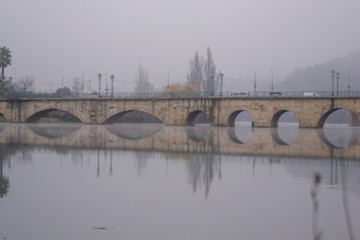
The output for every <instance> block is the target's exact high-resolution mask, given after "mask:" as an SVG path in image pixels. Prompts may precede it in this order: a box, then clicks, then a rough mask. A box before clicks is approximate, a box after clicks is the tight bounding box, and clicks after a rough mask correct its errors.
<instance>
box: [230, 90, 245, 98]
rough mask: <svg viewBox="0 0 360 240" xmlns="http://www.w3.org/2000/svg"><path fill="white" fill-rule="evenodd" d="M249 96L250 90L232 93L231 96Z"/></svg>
mask: <svg viewBox="0 0 360 240" xmlns="http://www.w3.org/2000/svg"><path fill="white" fill-rule="evenodd" d="M247 96H250V92H248V91H242V92H232V93H230V97H247Z"/></svg>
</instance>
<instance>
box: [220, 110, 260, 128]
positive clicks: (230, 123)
mask: <svg viewBox="0 0 360 240" xmlns="http://www.w3.org/2000/svg"><path fill="white" fill-rule="evenodd" d="M245 113H246V114H247V115H249V116H250V118H251V120H250V121H251V122H253V121H254V120H253V117H252V116H251V114H250V113H249V112H248V111H246V110H237V111H235V112H233V113H231V114H230V116H229V118H228V121H227V126H229V127H234V126H235V121H236V118H237V117H238V116H239V115H240V114H245Z"/></svg>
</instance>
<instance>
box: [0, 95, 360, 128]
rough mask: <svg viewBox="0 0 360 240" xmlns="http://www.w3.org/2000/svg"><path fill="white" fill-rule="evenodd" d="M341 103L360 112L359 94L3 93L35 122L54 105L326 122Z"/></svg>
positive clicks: (100, 114) (229, 122) (181, 118)
mask: <svg viewBox="0 0 360 240" xmlns="http://www.w3.org/2000/svg"><path fill="white" fill-rule="evenodd" d="M338 109H347V110H349V111H350V112H351V113H352V114H353V116H354V118H355V119H356V118H359V117H360V97H243V98H232V97H201V98H169V99H166V98H148V99H144V98H142V99H134V98H64V99H3V100H0V114H2V115H3V116H4V117H5V118H6V121H7V122H14V123H34V122H37V121H38V120H39V119H40V118H41V117H42V116H44V115H45V114H47V113H48V112H50V111H53V110H61V111H65V112H67V113H69V114H71V115H73V116H75V117H76V118H78V119H79V120H80V121H81V122H82V123H85V124H111V123H113V122H114V121H115V119H117V118H119V117H121V116H122V115H124V114H126V113H128V112H131V111H141V112H145V113H148V114H151V115H153V116H154V117H156V118H158V119H159V120H160V121H162V122H163V123H164V124H166V125H193V124H194V121H195V118H196V116H197V115H198V114H199V113H201V112H203V113H205V114H206V115H207V116H208V118H209V120H210V124H211V125H212V126H234V123H235V119H236V117H237V115H238V114H239V113H240V112H242V111H247V112H248V113H249V114H250V115H251V116H252V118H253V122H254V126H255V127H277V124H278V120H279V118H280V116H281V115H282V114H283V113H285V112H287V111H290V112H292V113H293V114H295V116H296V117H297V119H298V122H299V127H310V128H314V127H319V128H321V127H323V125H324V123H325V120H326V118H327V117H328V116H329V115H330V114H331V113H332V112H334V111H336V110H338Z"/></svg>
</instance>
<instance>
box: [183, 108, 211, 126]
mask: <svg viewBox="0 0 360 240" xmlns="http://www.w3.org/2000/svg"><path fill="white" fill-rule="evenodd" d="M185 123H186V125H189V126H194V125H204V124H205V125H210V120H209V117H208V116H207V115H206V113H204V112H203V111H200V110H197V111H193V112H191V113H189V115H188V116H187V117H186V120H185Z"/></svg>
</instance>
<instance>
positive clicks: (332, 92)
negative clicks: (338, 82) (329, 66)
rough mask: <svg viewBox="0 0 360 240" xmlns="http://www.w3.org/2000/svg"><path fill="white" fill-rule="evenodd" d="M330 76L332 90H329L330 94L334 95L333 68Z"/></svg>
mask: <svg viewBox="0 0 360 240" xmlns="http://www.w3.org/2000/svg"><path fill="white" fill-rule="evenodd" d="M331 78H332V91H331V96H334V79H335V71H334V70H332V71H331Z"/></svg>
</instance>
